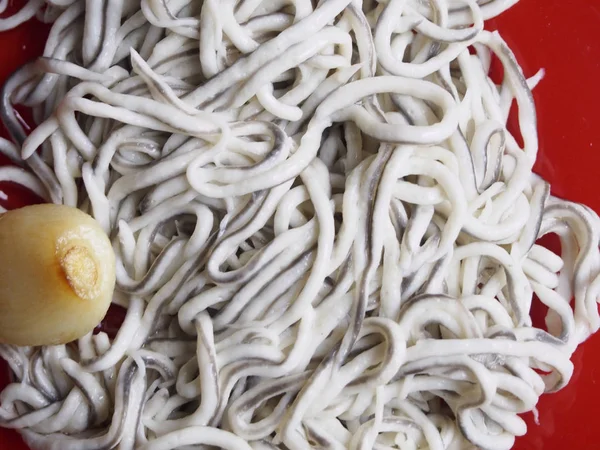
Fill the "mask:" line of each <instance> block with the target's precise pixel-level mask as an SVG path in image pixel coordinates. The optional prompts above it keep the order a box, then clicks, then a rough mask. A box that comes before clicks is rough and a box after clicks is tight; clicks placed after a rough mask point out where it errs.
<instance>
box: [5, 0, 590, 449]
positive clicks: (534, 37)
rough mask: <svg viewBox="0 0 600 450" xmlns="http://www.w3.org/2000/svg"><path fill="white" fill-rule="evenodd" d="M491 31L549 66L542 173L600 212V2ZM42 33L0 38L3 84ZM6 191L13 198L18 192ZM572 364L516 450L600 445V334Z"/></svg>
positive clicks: (531, 62)
mask: <svg viewBox="0 0 600 450" xmlns="http://www.w3.org/2000/svg"><path fill="white" fill-rule="evenodd" d="M15 3H17V2H15ZM490 26H491V28H498V29H500V31H501V33H502V35H503V36H504V38H505V39H506V40H507V41H508V42H509V44H510V45H511V47H512V48H513V50H514V51H515V53H516V54H517V57H518V59H519V61H520V63H521V64H522V66H523V68H524V70H525V74H526V75H527V76H531V75H533V74H534V73H535V72H536V71H537V69H539V68H541V67H543V68H545V69H546V77H545V78H544V80H543V81H542V83H541V85H540V86H539V87H538V88H537V89H536V90H535V92H534V94H535V99H536V103H537V108H538V117H539V127H540V128H539V129H540V145H541V147H540V155H539V159H538V162H537V165H536V170H537V172H538V173H540V174H541V175H542V176H543V177H544V178H546V179H548V180H550V181H551V182H552V190H553V193H554V194H555V195H558V196H560V197H566V198H568V199H571V200H575V201H578V202H583V203H586V204H587V205H589V206H591V207H592V208H594V210H596V211H598V212H600V195H599V194H600V192H599V190H598V187H597V186H598V185H597V180H598V178H597V174H598V168H599V167H600V107H599V105H600V89H599V88H598V83H599V80H600V2H599V1H597V0H569V1H565V0H522V2H521V3H519V4H518V5H517V6H515V7H514V8H513V9H512V10H510V11H509V12H507V13H505V14H504V15H502V17H501V18H500V19H499V20H496V21H494V22H493V23H492V24H490ZM45 32H46V30H45V27H42V26H40V25H39V23H36V22H32V23H28V24H25V25H23V26H21V27H20V28H19V29H17V30H13V31H10V32H6V33H1V34H0V81H1V80H4V79H5V77H6V76H7V75H8V74H9V73H10V72H11V71H12V70H14V69H15V68H17V67H18V66H19V65H21V64H23V63H24V62H25V61H27V60H28V59H30V58H31V57H33V56H35V55H37V54H39V53H40V52H41V50H42V48H43V44H44V34H45ZM0 132H3V130H0ZM596 147H597V148H596ZM1 188H2V190H4V191H5V192H7V193H8V194H9V195H10V194H14V193H15V192H16V191H14V190H11V189H10V187H5V186H2V187H1ZM16 193H17V194H18V195H19V198H18V199H17V203H18V202H22V201H24V200H25V198H24V197H23V193H21V192H18V191H17V192H16ZM573 362H574V363H575V373H574V375H573V378H572V380H571V383H570V384H569V386H568V387H566V388H565V389H563V390H562V391H561V392H559V393H557V394H553V395H548V396H543V397H542V399H541V400H540V403H539V405H538V406H539V410H540V425H539V426H538V425H535V424H534V423H533V419H532V416H531V414H528V415H527V416H526V419H527V421H528V424H529V431H528V433H527V435H526V436H525V437H523V438H519V439H518V440H517V444H516V446H515V448H516V449H517V450H554V449H556V450H559V449H560V450H562V449H565V448H577V449H590V448H599V447H600V445H599V444H598V443H597V430H596V428H595V427H596V425H597V424H596V422H597V419H596V411H597V408H598V405H599V404H600V336H596V337H593V338H591V339H590V340H589V341H588V342H586V343H585V345H583V346H582V347H580V348H579V350H578V351H577V352H576V353H575V355H574V356H573ZM2 369H3V368H2ZM6 379H7V377H6V376H5V370H0V385H3V383H5V382H6ZM0 450H26V447H25V446H24V445H23V444H22V443H21V441H20V439H19V438H18V436H17V435H16V434H15V433H14V432H12V431H6V430H3V429H0Z"/></svg>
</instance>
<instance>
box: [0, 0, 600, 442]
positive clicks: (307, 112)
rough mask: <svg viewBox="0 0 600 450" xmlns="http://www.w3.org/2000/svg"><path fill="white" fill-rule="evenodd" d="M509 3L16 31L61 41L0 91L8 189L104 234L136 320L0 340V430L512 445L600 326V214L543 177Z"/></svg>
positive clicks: (194, 4) (68, 0)
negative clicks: (541, 307) (79, 214)
mask: <svg viewBox="0 0 600 450" xmlns="http://www.w3.org/2000/svg"><path fill="white" fill-rule="evenodd" d="M515 2H516V0H480V1H476V0H428V1H421V0H387V1H383V0H382V1H381V2H376V1H373V0H364V1H362V2H361V1H350V0H321V1H319V2H317V1H311V0H293V1H287V0H221V1H216V0H204V1H203V2H202V1H190V0H46V1H43V0H29V1H28V2H27V4H26V6H25V7H24V8H23V9H22V10H21V11H20V12H19V13H17V14H16V15H15V16H13V17H10V18H4V19H0V30H2V29H8V28H11V27H14V26H16V25H18V24H19V23H20V22H23V21H24V20H27V19H29V18H30V17H33V16H35V15H37V16H38V18H41V19H43V20H45V21H47V22H53V26H52V29H51V31H50V35H49V37H48V40H47V42H46V47H45V50H44V55H43V57H41V58H38V59H37V60H35V61H33V62H31V63H29V64H27V65H25V66H24V67H22V68H21V69H19V70H18V71H17V72H16V73H14V74H13V75H12V76H11V77H10V78H9V80H8V81H7V82H6V84H5V85H4V88H3V90H2V92H1V101H2V103H1V105H0V106H1V116H2V121H3V122H4V124H5V126H6V128H7V129H8V131H9V133H10V135H11V137H12V142H9V141H7V140H0V152H2V153H3V154H5V155H6V156H8V157H9V158H11V159H12V160H13V161H14V162H15V163H16V164H17V165H18V166H20V168H10V169H1V170H0V179H1V180H10V181H15V182H19V183H21V184H23V185H25V186H27V187H29V188H31V189H33V190H34V191H36V192H37V193H38V194H40V195H41V196H42V197H43V198H45V199H47V200H48V201H52V202H54V203H63V204H66V205H71V206H77V207H79V208H80V209H82V210H84V211H86V212H88V213H90V214H91V215H93V216H94V217H95V218H96V219H97V221H98V222H99V223H100V224H101V225H102V227H103V228H104V230H105V231H106V232H107V233H108V234H109V236H110V237H111V239H112V243H113V246H114V249H115V252H116V255H117V275H116V276H117V290H116V292H115V296H114V303H116V304H119V305H121V306H124V307H125V308H127V315H126V318H125V320H124V323H123V325H122V326H121V328H120V330H119V331H118V333H117V335H116V336H115V337H114V339H113V338H112V337H109V336H107V335H106V334H105V333H99V334H95V335H91V334H90V335H87V336H85V337H84V338H82V339H80V340H79V341H78V342H77V343H76V345H75V344H70V345H63V346H54V347H41V348H18V347H13V346H8V345H3V346H1V347H0V355H1V356H2V357H4V358H5V359H6V360H7V361H8V362H9V364H10V367H11V369H12V372H13V376H14V382H13V383H12V384H10V385H9V386H8V387H6V388H5V389H4V391H3V392H2V395H1V396H0V401H1V407H0V425H2V426H4V427H9V428H15V429H18V430H19V431H20V432H21V433H22V434H23V436H24V438H25V439H26V441H27V442H28V443H29V445H30V446H31V447H32V448H44V449H56V450H69V449H74V450H86V449H90V450H91V449H109V448H115V447H117V446H118V448H119V449H121V450H126V449H144V450H169V449H199V448H209V447H210V448H212V447H213V446H215V447H220V448H224V449H231V450H234V449H235V450H242V449H254V450H269V449H289V450H305V449H311V448H322V449H356V450H358V449H361V450H362V449H371V448H373V449H377V450H384V449H391V448H398V449H403V450H409V449H415V448H419V449H430V450H441V449H462V448H465V449H466V448H473V447H477V448H482V449H498V450H500V449H509V448H511V446H512V445H513V443H514V441H515V436H521V435H523V434H524V433H525V432H526V426H525V423H524V421H523V420H522V419H521V418H520V416H519V414H521V413H524V412H527V411H531V410H533V409H534V408H535V405H536V403H537V401H538V398H539V397H540V395H542V394H543V393H544V392H553V391H556V390H558V389H561V388H562V387H563V386H565V384H566V383H567V382H568V381H569V379H570V377H571V374H572V371H573V366H572V364H571V362H570V360H569V358H570V356H571V355H572V353H573V351H574V350H575V349H576V347H577V346H578V345H579V344H580V343H581V342H583V341H584V340H585V339H586V338H587V337H588V336H590V334H591V333H593V332H595V331H596V330H598V328H599V326H600V317H599V315H598V308H597V300H598V297H599V294H600V253H599V250H598V244H599V238H600V220H599V218H598V216H597V215H596V214H595V213H594V212H593V211H592V210H590V209H589V208H587V207H585V206H582V205H578V204H574V203H571V202H568V201H565V200H562V199H559V198H556V197H553V196H551V195H550V190H549V185H548V183H546V182H545V181H544V180H543V179H541V178H540V177H538V176H537V175H535V174H534V173H533V172H532V166H533V164H534V162H535V159H536V153H537V150H538V140H537V135H536V113H535V107H534V104H533V100H532V95H531V91H530V89H532V88H533V87H534V85H535V84H536V83H537V82H538V81H539V80H540V78H541V75H538V76H536V77H534V78H532V79H526V78H524V76H523V73H522V71H521V69H520V67H519V66H518V64H517V62H516V60H515V57H514V55H513V53H512V52H511V51H510V49H509V48H508V47H507V45H506V44H505V42H504V41H503V40H502V38H501V37H500V35H499V34H497V33H491V32H488V31H485V30H484V28H483V24H484V20H486V19H488V18H491V17H494V16H496V15H498V14H500V13H502V12H503V11H504V10H506V9H507V8H509V7H510V6H512V4H514V3H515ZM6 3H7V2H6V0H4V1H0V9H4V7H6ZM493 57H495V58H497V59H498V60H499V61H500V63H501V65H502V66H503V70H504V79H503V81H502V82H501V84H500V85H497V84H495V83H494V82H493V81H492V80H491V79H490V77H489V71H490V66H491V62H492V58H493ZM515 102H516V104H517V105H518V110H519V115H518V120H519V126H520V131H521V134H522V137H523V140H522V145H520V141H518V140H517V139H515V137H514V136H513V135H512V134H511V133H510V132H509V131H508V130H507V128H506V123H507V118H508V114H509V110H510V107H511V105H512V104H514V103H515ZM14 105H24V106H27V107H30V108H31V109H32V111H33V116H34V119H35V121H36V123H37V124H38V126H37V127H36V128H35V129H34V130H33V131H31V133H29V134H27V133H26V132H25V130H24V128H23V126H22V125H21V122H19V120H17V118H18V116H17V114H16V113H15V110H14ZM547 234H556V235H558V236H559V237H560V242H561V247H562V254H561V256H558V255H557V254H555V253H553V252H551V251H550V250H548V249H546V248H544V247H543V246H541V245H539V244H538V243H536V242H537V241H538V239H539V238H541V237H542V236H544V235H547ZM534 295H535V296H536V297H537V298H538V299H539V301H541V303H543V304H545V305H546V306H547V307H548V314H547V316H546V329H545V330H544V329H540V328H536V327H534V326H533V325H532V319H531V316H530V311H531V307H532V301H533V298H534ZM536 301H537V300H536Z"/></svg>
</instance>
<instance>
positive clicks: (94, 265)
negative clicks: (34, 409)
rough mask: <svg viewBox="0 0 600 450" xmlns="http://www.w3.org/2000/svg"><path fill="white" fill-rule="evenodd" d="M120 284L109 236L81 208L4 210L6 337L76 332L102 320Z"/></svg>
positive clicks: (1, 284) (1, 322) (61, 336)
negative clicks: (116, 281)
mask: <svg viewBox="0 0 600 450" xmlns="http://www.w3.org/2000/svg"><path fill="white" fill-rule="evenodd" d="M114 286H115V255H114V252H113V249H112V246H111V243H110V240H109V239H108V236H106V234H105V233H104V231H103V230H102V228H101V227H100V225H99V224H98V223H97V222H96V221H95V220H94V219H93V218H92V217H90V216H89V215H87V214H85V213H84V212H83V211H80V210H78V209H76V208H71V207H68V206H64V205H52V204H44V205H32V206H26V207H24V208H21V209H16V210H13V211H8V212H6V213H4V214H3V215H2V216H0V342H2V343H8V344H14V345H54V344H63V343H66V342H70V341H72V340H74V339H77V338H79V337H81V336H83V335H85V334H86V333H88V332H90V331H91V330H93V329H94V327H95V326H96V325H98V324H99V323H100V321H101V320H102V319H103V317H104V316H105V314H106V312H107V310H108V307H109V306H110V303H111V299H112V294H113V289H114Z"/></svg>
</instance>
